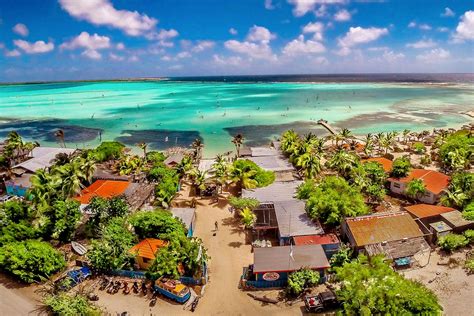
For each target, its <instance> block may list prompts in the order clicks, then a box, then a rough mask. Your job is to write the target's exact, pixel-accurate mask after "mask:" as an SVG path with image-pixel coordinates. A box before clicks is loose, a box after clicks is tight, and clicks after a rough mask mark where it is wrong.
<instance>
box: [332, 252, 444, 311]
mask: <svg viewBox="0 0 474 316" xmlns="http://www.w3.org/2000/svg"><path fill="white" fill-rule="evenodd" d="M335 270H336V277H337V280H338V281H340V282H341V288H340V289H339V290H338V291H337V292H336V294H337V297H338V299H339V300H340V301H342V304H343V312H344V314H348V315H438V314H440V313H441V311H442V307H441V306H440V305H439V303H438V299H437V297H436V296H435V294H434V293H433V292H431V291H430V290H429V289H427V288H426V287H425V286H424V285H422V284H421V283H419V282H415V281H411V280H408V279H405V278H404V277H403V276H401V275H400V274H398V273H397V272H395V271H394V270H392V269H391V268H390V266H389V265H388V264H386V263H385V262H384V259H383V257H381V256H375V257H371V258H370V259H369V258H367V257H365V256H363V255H360V256H359V257H358V259H356V260H353V261H351V262H349V263H346V264H344V265H343V266H342V267H337V268H335Z"/></svg>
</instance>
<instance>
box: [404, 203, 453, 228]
mask: <svg viewBox="0 0 474 316" xmlns="http://www.w3.org/2000/svg"><path fill="white" fill-rule="evenodd" d="M404 210H405V211H407V212H408V213H410V215H411V216H412V217H413V218H414V219H417V220H420V222H422V223H423V224H424V225H425V226H429V225H430V224H431V223H434V222H438V221H440V220H442V217H441V214H443V213H447V212H452V211H454V208H452V207H447V206H440V205H431V204H415V205H410V206H405V207H404Z"/></svg>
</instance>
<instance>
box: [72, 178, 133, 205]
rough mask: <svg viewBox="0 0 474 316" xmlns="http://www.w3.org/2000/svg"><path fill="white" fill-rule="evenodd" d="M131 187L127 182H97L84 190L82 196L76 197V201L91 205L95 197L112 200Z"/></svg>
mask: <svg viewBox="0 0 474 316" xmlns="http://www.w3.org/2000/svg"><path fill="white" fill-rule="evenodd" d="M129 185H130V182H127V181H115V180H97V181H96V182H94V183H92V184H91V185H90V186H89V187H87V188H85V189H84V190H82V192H81V195H79V196H76V197H75V199H76V200H78V201H79V202H81V204H89V202H90V200H91V199H92V198H93V197H94V196H100V197H103V198H110V197H113V196H117V195H120V194H122V193H124V192H125V190H126V189H127V188H128V186H129Z"/></svg>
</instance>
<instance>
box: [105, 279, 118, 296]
mask: <svg viewBox="0 0 474 316" xmlns="http://www.w3.org/2000/svg"><path fill="white" fill-rule="evenodd" d="M115 285H116V282H114V281H110V283H109V285H107V293H109V294H112V293H113V292H114V290H115Z"/></svg>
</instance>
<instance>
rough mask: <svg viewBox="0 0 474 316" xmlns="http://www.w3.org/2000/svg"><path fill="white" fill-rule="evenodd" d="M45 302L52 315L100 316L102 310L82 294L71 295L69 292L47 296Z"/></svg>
mask: <svg viewBox="0 0 474 316" xmlns="http://www.w3.org/2000/svg"><path fill="white" fill-rule="evenodd" d="M44 304H45V305H46V307H47V308H48V310H49V311H50V312H51V314H52V315H58V316H76V315H81V316H99V315H101V312H100V310H99V309H98V308H97V307H95V306H94V305H92V304H91V303H89V301H88V300H87V298H86V297H84V296H82V295H79V294H77V295H74V296H69V295H68V294H67V293H61V294H58V295H50V296H48V297H46V298H45V300H44Z"/></svg>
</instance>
